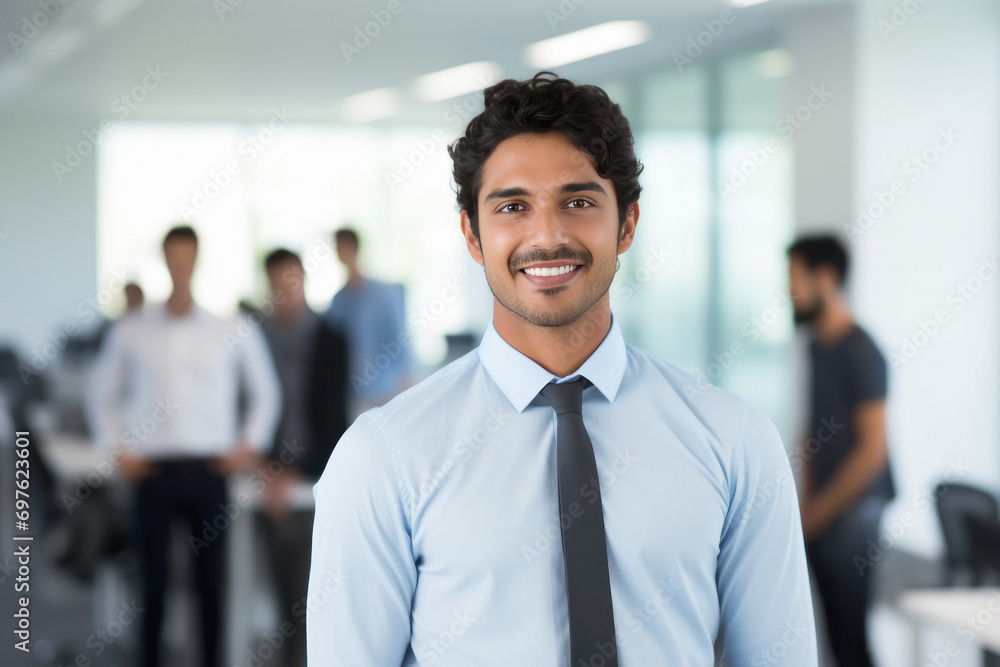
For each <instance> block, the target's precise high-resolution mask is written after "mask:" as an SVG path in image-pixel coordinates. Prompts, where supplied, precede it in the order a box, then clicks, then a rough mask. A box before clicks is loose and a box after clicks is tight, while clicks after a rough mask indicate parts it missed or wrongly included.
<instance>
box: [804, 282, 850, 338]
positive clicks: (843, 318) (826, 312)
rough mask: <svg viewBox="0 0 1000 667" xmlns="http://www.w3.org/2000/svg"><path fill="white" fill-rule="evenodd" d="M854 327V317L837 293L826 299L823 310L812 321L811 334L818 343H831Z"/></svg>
mask: <svg viewBox="0 0 1000 667" xmlns="http://www.w3.org/2000/svg"><path fill="white" fill-rule="evenodd" d="M853 328H854V318H853V317H851V311H850V309H849V308H848V307H847V302H846V301H844V297H843V296H841V295H840V294H839V293H838V294H836V295H834V296H832V297H830V298H829V299H827V301H826V305H825V307H824V308H823V312H822V313H820V314H819V316H818V317H817V318H816V320H815V321H814V322H813V336H814V338H815V339H816V342H817V343H819V344H820V345H833V344H834V343H837V342H838V341H840V339H842V338H843V337H844V336H846V335H847V334H848V333H850V331H851V329H853Z"/></svg>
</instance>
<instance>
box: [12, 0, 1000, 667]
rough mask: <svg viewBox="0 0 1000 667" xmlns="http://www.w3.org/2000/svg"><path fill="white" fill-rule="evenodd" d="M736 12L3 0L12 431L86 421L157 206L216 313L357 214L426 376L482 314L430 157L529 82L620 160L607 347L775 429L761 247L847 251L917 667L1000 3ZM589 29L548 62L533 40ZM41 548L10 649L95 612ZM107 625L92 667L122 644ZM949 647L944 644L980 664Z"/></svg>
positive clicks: (153, 284) (973, 266)
mask: <svg viewBox="0 0 1000 667" xmlns="http://www.w3.org/2000/svg"><path fill="white" fill-rule="evenodd" d="M747 4H748V3H746V2H731V3H727V2H723V1H722V0H707V1H706V0H668V1H665V2H654V1H652V0H616V1H615V2H609V1H604V0H552V1H551V2H526V1H523V0H511V1H509V2H505V3H465V2H456V1H455V0H435V1H433V2H430V1H428V2H414V1H412V0H399V2H398V3H397V2H395V1H393V2H388V3H387V2H384V1H383V0H371V1H361V0H350V1H348V2H333V3H331V2H319V1H315V0H301V1H299V2H292V3H269V2H263V1H262V0H242V1H241V2H240V1H238V0H215V2H207V1H206V2H201V1H199V2H195V1H192V0H177V1H174V2H169V3H168V2H163V1H154V0H150V1H142V0H74V1H73V2H66V3H65V4H64V3H62V2H60V1H59V0H51V1H49V2H39V1H38V0H8V1H7V2H4V3H3V4H2V6H0V28H2V30H0V33H3V35H4V39H3V43H2V44H0V345H2V346H4V347H8V348H10V349H11V350H12V351H13V352H14V353H16V354H17V356H18V358H19V359H20V361H21V363H22V364H24V365H25V367H26V368H28V369H30V370H24V369H22V373H21V374H20V375H21V376H23V377H25V382H24V383H22V385H19V386H11V387H8V389H7V391H8V394H19V393H20V392H22V391H26V390H30V391H35V387H36V386H37V385H43V386H44V395H45V397H46V399H45V401H44V402H43V403H42V404H41V406H40V407H39V406H37V405H36V406H34V407H32V408H31V410H32V414H33V416H34V419H35V420H36V424H37V426H36V428H37V429H40V430H41V431H42V432H44V433H56V434H58V433H62V432H70V431H74V430H76V431H79V430H81V429H82V423H81V420H80V417H79V411H78V402H79V399H80V395H81V391H82V386H83V384H82V382H83V380H82V379H81V377H82V374H83V373H85V370H84V369H81V368H79V367H78V366H76V365H74V364H75V363H76V362H75V361H74V360H75V359H78V358H82V357H79V356H78V357H75V356H74V349H76V348H77V347H85V344H84V343H80V342H79V341H81V340H85V339H86V338H87V337H88V336H89V335H91V334H92V333H93V332H94V331H95V330H96V329H97V327H99V326H100V324H101V320H102V319H103V318H105V317H106V318H115V317H117V316H118V315H119V314H120V313H121V311H122V309H123V307H124V301H123V299H122V297H121V287H122V285H123V284H124V282H125V281H128V280H134V281H136V282H138V283H139V284H140V285H141V286H142V287H143V289H144V290H145V292H146V298H147V299H148V300H151V301H158V300H162V299H164V298H165V297H166V296H167V294H168V292H169V277H168V275H167V272H166V269H165V267H164V266H163V262H162V254H161V250H160V241H161V239H162V237H163V234H164V232H165V231H166V230H167V229H168V228H169V227H171V226H172V225H174V224H177V223H178V222H182V221H187V222H190V224H192V225H194V226H195V227H196V229H197V230H198V232H199V234H200V235H201V239H202V247H201V253H200V257H199V265H198V270H197V272H196V274H195V297H196V299H197V300H198V301H199V302H200V303H201V304H202V305H204V306H205V307H207V308H209V309H210V310H213V311H215V312H218V313H220V314H222V313H228V312H231V311H233V310H234V309H235V307H236V303H237V301H239V300H240V299H246V300H249V301H251V302H252V303H258V304H260V303H264V301H265V299H266V277H265V274H264V272H263V268H262V266H261V260H262V258H263V256H264V255H265V254H266V253H267V252H268V251H269V250H270V249H271V248H273V247H275V246H278V245H284V246H287V247H290V248H293V249H295V250H298V251H300V252H301V253H302V255H303V258H304V259H305V261H306V269H307V273H308V284H307V286H308V293H307V296H308V299H309V301H310V303H311V304H312V305H313V307H314V308H315V309H316V310H319V311H323V310H325V308H326V306H327V305H328V304H329V301H330V298H331V297H332V295H333V294H334V292H335V291H336V290H337V289H339V287H340V286H341V285H342V284H343V281H344V279H345V275H344V272H343V269H342V267H341V266H340V264H339V263H338V262H337V260H336V254H335V253H334V252H333V250H332V243H331V238H330V234H331V232H332V231H333V230H334V229H335V228H337V227H340V226H343V225H346V224H349V225H353V226H355V227H356V228H357V229H358V230H359V231H360V233H361V235H362V249H361V253H362V258H363V266H364V267H365V268H366V272H367V273H368V274H370V275H373V276H376V277H379V278H382V279H386V280H390V281H394V282H400V283H403V284H404V285H405V286H406V295H407V303H406V306H407V313H408V319H409V321H410V324H411V329H412V330H413V333H414V336H415V339H414V344H413V351H414V355H415V357H416V359H417V361H418V363H419V366H420V368H421V369H422V373H423V374H426V373H429V372H431V371H432V370H434V369H435V368H437V367H439V366H440V365H441V364H442V363H444V361H445V360H446V359H448V358H449V356H448V355H449V349H448V340H451V341H452V343H453V344H454V343H455V341H461V340H463V339H462V337H461V336H460V335H461V334H469V335H471V336H472V340H473V341H476V340H478V337H479V336H480V335H481V333H482V331H483V329H484V327H485V326H486V324H487V323H488V321H489V317H490V312H491V298H490V294H489V291H488V288H487V286H486V284H485V281H484V279H483V277H482V272H481V270H479V268H478V267H477V266H476V265H475V263H474V262H473V261H472V260H471V259H470V258H469V257H468V254H467V251H466V249H465V245H464V242H463V239H462V237H461V235H460V234H459V230H458V214H457V212H456V210H455V203H454V194H453V192H452V189H451V183H450V160H449V158H448V155H447V152H446V145H447V144H448V143H449V142H450V141H452V140H453V139H454V138H455V137H457V136H458V134H459V133H460V132H461V131H462V130H463V129H464V126H465V124H466V122H467V121H468V120H469V119H470V118H471V117H472V116H473V115H475V114H476V113H478V111H479V109H480V108H481V94H480V92H479V91H480V90H481V88H482V87H483V85H484V84H486V83H489V82H492V81H496V80H498V79H500V78H507V77H516V78H524V77H527V76H530V75H531V74H533V73H534V72H535V71H538V70H540V69H552V70H555V71H557V72H558V73H559V74H561V75H563V76H566V77H569V78H572V79H574V80H577V81H585V82H592V83H597V84H599V85H602V86H603V87H604V88H605V89H606V90H607V91H608V92H609V94H610V95H611V96H612V97H613V98H614V99H615V100H617V101H619V102H620V103H621V104H622V106H623V107H624V109H625V112H626V114H627V115H628V117H629V118H630V120H631V122H632V125H633V129H634V131H635V135H636V140H637V152H638V154H639V156H640V159H641V160H642V161H643V162H644V164H645V167H646V168H645V172H644V174H643V176H642V184H643V187H644V191H643V194H642V197H641V200H640V204H641V207H642V208H641V211H642V216H641V224H640V226H639V231H638V235H637V241H636V244H635V245H634V246H633V248H632V249H631V250H630V251H629V252H628V253H627V254H626V255H625V256H624V257H623V258H622V267H621V271H620V272H619V274H618V277H617V278H616V284H615V286H614V287H613V288H612V306H613V309H614V312H615V313H616V316H617V317H618V318H619V321H620V323H621V325H622V328H623V332H624V333H625V337H626V339H627V340H628V341H629V342H631V343H632V344H635V345H637V346H639V347H643V348H646V349H648V350H650V351H652V352H653V353H655V354H656V355H658V356H660V357H662V358H664V359H667V360H669V361H672V362H673V363H676V364H678V365H679V366H681V367H683V368H684V369H686V370H688V371H690V372H692V373H695V374H697V375H699V376H701V377H704V378H706V379H707V380H709V381H711V382H713V383H716V384H719V385H721V386H722V387H724V388H726V389H728V390H731V391H733V392H735V393H737V394H740V395H742V396H745V397H747V398H748V399H750V400H751V401H752V402H754V403H756V404H757V405H759V406H760V407H762V408H763V409H764V410H765V411H766V412H767V413H768V414H769V416H770V417H771V418H772V419H773V420H774V421H775V423H776V424H777V425H778V427H779V430H780V431H781V433H782V436H783V438H784V439H785V442H786V443H787V444H788V445H789V446H791V445H792V443H794V442H795V441H796V439H797V437H798V435H799V432H800V430H801V422H802V419H801V411H802V408H803V406H804V400H803V396H804V394H803V391H804V389H803V388H804V386H805V385H804V380H803V377H802V375H803V374H802V372H801V369H802V367H803V356H802V353H803V351H804V348H803V345H802V341H801V340H797V339H796V332H795V331H794V328H793V325H792V323H791V317H790V312H789V309H788V302H787V297H786V294H787V277H786V258H785V254H784V251H785V248H786V247H787V245H788V243H789V242H790V241H791V240H792V239H793V237H794V236H795V235H797V234H800V233H805V232H811V231H833V232H835V233H838V234H840V235H841V236H842V238H844V240H845V241H847V242H848V245H849V249H850V251H851V253H852V255H853V260H854V267H853V275H852V277H851V279H850V289H849V294H850V296H851V299H852V304H853V306H854V308H855V314H856V316H857V318H858V320H859V321H860V322H861V323H862V324H864V325H866V326H867V327H868V329H869V331H871V332H872V334H873V336H874V337H875V339H876V341H877V342H878V343H879V345H880V346H881V347H882V350H883V351H884V352H885V353H886V355H887V356H888V358H889V361H890V364H889V365H890V401H889V414H890V447H891V455H892V461H893V466H894V473H895V477H896V482H897V486H898V495H897V499H896V501H895V502H894V503H893V505H892V506H891V507H890V510H889V512H888V513H887V515H886V517H885V524H886V525H887V526H891V525H894V523H896V524H900V525H902V524H901V523H900V519H899V518H900V517H902V516H903V515H904V514H906V513H909V514H911V515H914V516H916V521H915V523H912V525H906V526H905V527H903V528H901V529H900V530H897V531H894V532H893V533H892V537H891V540H886V542H887V544H885V545H883V546H887V547H888V548H887V549H885V551H886V552H887V555H886V556H885V559H886V560H887V561H888V560H889V559H893V560H892V562H893V563H897V564H898V567H893V568H885V567H883V568H882V569H881V570H879V571H878V576H879V577H880V581H883V585H882V587H881V588H880V591H881V593H880V596H879V598H878V600H877V604H876V607H875V609H874V611H873V613H872V617H871V624H872V627H873V629H874V636H875V643H876V646H875V649H876V653H877V656H878V658H879V660H880V662H879V664H882V665H904V664H924V663H923V662H918V661H919V660H921V659H923V660H925V661H926V660H930V658H928V657H927V656H930V655H932V654H933V653H934V652H935V651H936V650H938V649H937V648H936V647H937V646H938V645H940V646H944V645H945V643H946V642H947V641H950V640H952V639H954V636H953V633H952V632H950V631H949V629H948V628H947V627H945V628H942V629H940V630H933V629H932V631H930V632H927V633H924V634H923V635H922V638H921V641H920V642H919V643H918V644H914V642H912V641H911V639H912V636H911V631H912V627H911V623H910V619H909V617H908V616H907V615H906V614H905V613H903V612H902V611H900V610H899V609H898V608H897V607H896V606H895V605H894V600H895V597H894V596H895V594H896V593H897V592H898V590H897V589H899V590H901V589H903V588H906V587H910V586H918V585H927V584H929V583H933V576H934V575H933V574H931V573H932V572H935V571H937V569H936V568H938V566H939V564H940V563H941V562H942V560H943V558H944V554H945V544H944V541H943V539H942V535H941V531H940V529H939V523H938V518H937V515H936V514H935V512H934V506H933V502H931V503H927V502H926V499H927V497H928V496H927V494H928V493H930V491H931V490H932V489H933V488H934V486H935V485H936V484H937V483H939V482H941V481H944V480H947V481H953V482H954V481H959V482H962V483H966V484H972V485H976V486H979V487H982V488H984V489H987V490H989V491H990V492H991V493H992V492H997V491H1000V410H998V406H1000V345H998V342H1000V317H998V313H1000V308H998V304H1000V300H998V291H997V284H998V282H1000V280H997V279H996V258H997V253H998V251H1000V3H998V2H996V0H948V1H947V2H945V1H944V0H936V1H929V0H853V1H851V0H771V1H769V2H757V3H754V4H753V5H752V6H745V5H747ZM390 9H392V10H393V11H389V10H390ZM595 26H603V27H601V28H599V32H597V33H596V34H595V33H591V34H589V35H587V34H585V35H584V37H583V39H582V41H581V40H579V39H578V40H576V41H569V42H565V43H562V44H557V45H556V47H555V52H554V55H553V54H552V53H547V52H546V50H545V48H544V47H545V45H544V44H543V45H542V46H535V47H533V46H532V45H534V44H536V43H538V42H541V41H542V40H547V39H549V38H553V37H558V36H561V35H570V34H571V33H575V32H576V31H580V30H583V29H587V28H592V27H595ZM595 46H603V47H604V50H607V51H608V52H607V53H603V54H597V55H595V54H593V53H592V52H588V51H587V48H588V47H591V48H593V47H595ZM459 66H464V67H462V68H460V69H452V68H459ZM437 73H440V74H437ZM428 75H435V76H428ZM456 286H457V287H456ZM456 291H457V293H458V296H457V298H455V299H454V300H451V298H450V296H451V295H452V294H453V293H454V292H456ZM443 295H445V296H448V297H449V299H448V300H447V301H448V302H446V300H445V299H443V298H442V296H443ZM942 313H943V316H942ZM418 320H419V321H420V325H419V326H417V321H418ZM74 341H76V342H74ZM457 351H458V350H457V349H456V350H453V353H457ZM84 356H85V355H84ZM16 378H17V376H16V375H15V379H16ZM38 391H41V389H39V390H38ZM11 400H12V399H11ZM9 431H10V429H8V432H7V433H4V434H0V440H2V439H5V438H9V436H10V432H9ZM5 461H6V459H5ZM4 470H5V472H4V475H5V476H9V475H8V473H7V472H6V471H7V470H8V468H6V467H5V468H4ZM63 481H64V482H67V483H70V484H72V482H73V480H72V479H69V480H63ZM5 483H6V481H5ZM55 484H56V486H58V484H59V481H58V480H56V482H55ZM3 488H4V489H5V490H6V488H7V487H6V486H5V487H3ZM9 523H10V522H9V520H8V517H4V518H3V524H4V526H5V529H4V532H3V537H4V538H5V540H6V541H5V544H10V541H9V534H10V532H9V531H10V528H9V526H8V524H9ZM906 523H907V524H910V523H911V522H909V521H907V522H906ZM40 548H41V547H40ZM7 552H9V549H8V548H7V547H6V546H5V547H4V554H6V553H7ZM4 557H5V556H0V561H2V559H3V558H4ZM881 558H882V557H881V556H880V557H879V559H877V560H880V559H881ZM883 564H884V563H883ZM37 568H38V569H37V570H36V576H42V574H44V577H45V579H44V580H41V579H39V580H36V583H37V586H38V589H37V591H38V592H37V593H35V594H34V598H33V600H34V604H35V606H34V607H33V611H34V613H35V614H36V623H37V625H36V626H35V628H36V630H35V635H34V637H33V639H35V640H42V641H43V642H47V643H43V645H42V649H43V650H41V651H39V652H36V655H35V656H34V657H33V658H32V659H33V660H35V662H37V663H38V664H46V663H48V664H62V663H60V660H66V659H67V658H65V657H61V656H62V654H61V653H59V651H60V650H61V649H60V647H61V646H64V645H69V646H71V649H70V654H69V655H70V656H71V657H72V656H73V655H76V654H78V653H79V652H80V651H91V653H92V652H93V651H92V649H87V648H86V647H85V646H84V645H83V643H84V641H85V640H86V639H87V637H88V635H90V634H91V633H92V632H94V631H95V630H97V629H100V627H102V626H101V623H102V621H100V620H97V619H99V618H100V617H101V613H102V612H101V609H100V606H101V604H104V605H105V606H106V605H107V601H106V600H105V601H104V602H103V603H102V602H95V601H94V599H93V597H94V596H93V595H91V591H90V589H87V588H86V587H81V585H78V584H76V583H73V582H72V581H71V580H70V579H69V578H66V580H65V581H63V579H64V578H65V575H64V574H62V573H61V572H60V571H59V568H58V567H57V566H56V565H46V564H45V563H43V562H39V563H38V564H37ZM886 569H891V570H892V574H890V575H889V578H890V579H891V582H890V583H884V582H885V581H886V579H885V575H884V571H885V570H886ZM11 576H12V575H11V574H10V571H9V570H8V569H5V570H3V571H2V572H0V579H2V580H3V583H2V586H3V598H4V599H8V598H9V596H12V595H13V593H12V592H11V591H12V584H11ZM106 590H107V587H105V597H106ZM122 594H123V595H125V594H126V593H124V592H123V593H122ZM88 595H89V596H90V597H88ZM60 600H66V601H68V602H67V604H69V605H70V606H69V607H67V606H65V605H63V604H61V603H60ZM105 611H106V610H105ZM5 615H6V612H5ZM105 616H106V614H105ZM253 619H254V617H253V615H252V614H251V615H249V620H248V621H247V623H250V624H252V623H253V622H254V620H253ZM4 627H5V628H6V627H7V626H6V625H5V626H4ZM252 634H253V628H251V630H250V635H252ZM128 635H129V633H128V632H126V633H125V636H124V638H123V639H122V640H121V642H120V643H121V646H120V647H118V648H119V649H120V651H119V650H116V647H114V646H111V647H110V648H109V649H108V651H107V654H106V655H105V656H103V657H102V658H94V659H95V663H94V664H117V663H114V662H111V660H113V659H114V656H116V655H127V654H128V647H129V646H131V645H132V642H133V641H134V640H130V639H129V636H128ZM4 636H5V637H7V639H5V640H4V647H3V651H8V650H9V648H10V647H9V644H10V639H9V638H10V636H11V635H10V633H9V632H6V631H5V633H4ZM74 641H75V642H77V643H78V644H79V645H74V644H73V642H74ZM958 641H962V640H958ZM915 646H917V647H918V648H914V647H915ZM961 646H962V647H963V651H962V652H960V654H959V655H957V656H954V657H951V656H950V654H949V660H950V662H949V664H952V665H960V664H961V665H974V664H978V659H979V657H978V653H977V651H976V650H974V649H966V648H964V647H965V644H964V643H963V644H961ZM921 652H922V653H921ZM0 655H6V654H5V653H0ZM88 655H89V654H88ZM921 656H923V657H921ZM16 657H23V656H16ZM240 659H242V660H244V661H245V660H246V657H245V656H243V655H242V654H241V657H240ZM102 660H106V661H108V662H106V663H105V662H102ZM5 664H8V663H6V662H5ZM25 664H33V663H30V662H26V663H25Z"/></svg>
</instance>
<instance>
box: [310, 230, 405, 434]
mask: <svg viewBox="0 0 1000 667" xmlns="http://www.w3.org/2000/svg"><path fill="white" fill-rule="evenodd" d="M334 243H335V244H336V247H337V257H338V258H339V259H340V261H341V263H342V264H343V265H344V267H345V268H346V269H347V284H346V285H344V287H343V288H341V290H340V291H339V292H337V293H336V294H335V295H334V297H333V301H332V302H331V303H330V308H329V309H328V310H327V311H326V319H327V321H328V322H329V323H330V325H331V326H332V327H334V328H335V329H337V330H339V331H341V332H343V333H344V335H345V336H347V340H348V346H349V349H350V355H351V364H350V368H351V375H350V381H351V391H350V396H351V401H350V419H351V421H353V420H354V418H355V417H357V415H359V414H361V413H362V412H364V411H365V410H367V409H369V408H374V407H377V406H379V405H383V404H384V403H385V402H386V401H388V400H389V399H390V398H392V397H393V396H395V395H396V394H398V393H399V392H400V391H402V390H403V389H405V388H406V387H408V386H409V385H410V383H411V382H410V377H411V364H412V361H411V360H412V354H411V351H410V345H411V340H410V336H409V333H407V331H406V319H405V315H404V313H405V307H404V301H405V297H404V293H403V286H402V285H398V284H394V283H384V282H382V281H380V280H375V279H373V278H369V277H367V276H365V275H362V273H361V270H360V269H359V268H358V250H359V245H360V242H359V239H358V234H357V232H355V231H354V230H353V229H348V228H344V229H338V230H337V231H336V232H335V233H334Z"/></svg>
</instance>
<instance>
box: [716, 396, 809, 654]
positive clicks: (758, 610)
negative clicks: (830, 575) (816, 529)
mask: <svg viewBox="0 0 1000 667" xmlns="http://www.w3.org/2000/svg"><path fill="white" fill-rule="evenodd" d="M716 578H717V584H718V590H719V605H720V611H721V617H722V630H723V637H724V645H725V654H724V657H725V659H726V664H728V665H732V666H733V667H750V666H751V665H752V666H758V665H771V666H775V665H787V666H788V667H815V665H816V664H817V654H816V632H815V621H814V619H813V609H812V595H811V592H810V589H809V574H808V570H807V567H806V555H805V546H804V543H803V539H802V524H801V519H800V518H799V508H798V501H797V498H796V493H795V483H794V481H793V479H792V472H791V467H790V465H789V463H788V457H787V455H786V454H785V450H784V447H782V444H781V438H780V436H779V435H778V432H777V430H776V429H775V428H774V425H773V424H772V423H771V421H770V420H769V419H768V418H767V417H766V416H765V415H764V413H763V412H761V411H760V410H758V409H757V408H754V407H751V406H746V407H745V413H744V417H743V427H742V434H741V438H740V442H738V443H737V447H736V449H735V452H734V460H733V470H732V474H731V479H730V507H729V513H728V515H727V517H726V521H725V524H724V526H723V531H722V538H721V541H720V546H719V562H718V568H717V574H716Z"/></svg>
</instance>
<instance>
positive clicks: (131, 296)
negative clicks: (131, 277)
mask: <svg viewBox="0 0 1000 667" xmlns="http://www.w3.org/2000/svg"><path fill="white" fill-rule="evenodd" d="M145 302H146V297H145V295H143V293H142V288H141V287H139V284H138V283H131V282H130V283H126V284H125V312H126V313H134V312H136V311H138V310H141V309H142V304H143V303H145Z"/></svg>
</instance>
